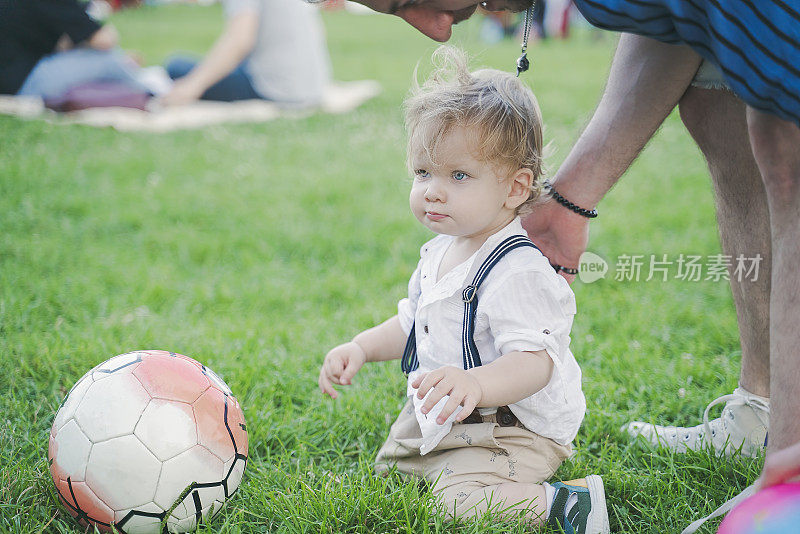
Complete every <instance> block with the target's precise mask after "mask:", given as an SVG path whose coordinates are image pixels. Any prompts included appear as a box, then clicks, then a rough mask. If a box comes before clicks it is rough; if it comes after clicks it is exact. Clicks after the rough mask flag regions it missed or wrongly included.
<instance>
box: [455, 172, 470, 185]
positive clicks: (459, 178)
mask: <svg viewBox="0 0 800 534" xmlns="http://www.w3.org/2000/svg"><path fill="white" fill-rule="evenodd" d="M467 178H469V175H468V174H467V173H465V172H461V171H456V172H454V173H453V179H454V180H455V181H457V182H461V181H464V180H466V179H467Z"/></svg>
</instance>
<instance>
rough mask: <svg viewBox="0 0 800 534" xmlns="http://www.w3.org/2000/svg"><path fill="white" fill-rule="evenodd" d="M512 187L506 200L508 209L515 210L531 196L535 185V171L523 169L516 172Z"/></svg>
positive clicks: (512, 179)
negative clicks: (532, 187)
mask: <svg viewBox="0 0 800 534" xmlns="http://www.w3.org/2000/svg"><path fill="white" fill-rule="evenodd" d="M510 180H511V187H510V189H509V191H508V198H507V199H506V204H505V205H506V207H507V208H508V209H511V210H515V209H517V208H518V207H520V206H521V205H522V204H523V203H524V202H525V201H526V200H528V199H529V198H530V196H531V186H532V185H533V171H532V170H530V169H528V168H526V167H523V168H521V169H518V170H516V171H514V173H513V174H512V175H511V178H510Z"/></svg>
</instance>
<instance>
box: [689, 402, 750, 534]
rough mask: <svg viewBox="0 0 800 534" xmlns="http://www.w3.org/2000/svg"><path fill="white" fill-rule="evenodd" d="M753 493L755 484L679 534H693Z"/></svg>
mask: <svg viewBox="0 0 800 534" xmlns="http://www.w3.org/2000/svg"><path fill="white" fill-rule="evenodd" d="M725 396H726V397H732V396H733V395H725ZM715 402H716V401H715ZM753 493H755V484H752V485H750V486H747V487H746V488H745V489H744V490H743V491H742V492H741V493H740V494H739V495H736V496H735V497H733V498H731V499H728V500H727V501H725V503H724V504H723V505H722V506H720V507H719V508H717V509H716V510H714V511H713V512H711V513H710V514H709V515H707V516H706V517H704V518H702V519H698V520H697V521H695V522H694V523H692V524H691V525H689V526H688V527H686V528H685V529H683V530H682V531H681V534H693V533H694V532H696V531H697V529H699V528H700V527H701V526H703V524H704V523H705V522H706V521H708V520H709V519H714V518H715V517H719V516H721V515H723V514H727V513H728V512H730V511H731V509H732V508H733V507H734V506H736V505H737V504H739V503H740V502H742V501H743V500H745V499H746V498H748V497H749V496H751V495H752V494H753Z"/></svg>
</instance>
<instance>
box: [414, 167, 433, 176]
mask: <svg viewBox="0 0 800 534" xmlns="http://www.w3.org/2000/svg"><path fill="white" fill-rule="evenodd" d="M414 175H415V176H417V177H418V178H427V177H429V176H430V173H429V172H428V171H426V170H425V169H415V170H414Z"/></svg>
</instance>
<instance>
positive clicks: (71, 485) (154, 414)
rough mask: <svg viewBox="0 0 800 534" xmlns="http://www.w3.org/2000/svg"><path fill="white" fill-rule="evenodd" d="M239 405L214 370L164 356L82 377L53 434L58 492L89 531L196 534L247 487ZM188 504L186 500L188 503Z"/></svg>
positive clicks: (123, 362) (111, 363) (131, 356)
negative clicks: (91, 527)
mask: <svg viewBox="0 0 800 534" xmlns="http://www.w3.org/2000/svg"><path fill="white" fill-rule="evenodd" d="M247 447H248V444H247V427H246V426H245V422H244V415H243V414H242V409H241V407H240V406H239V403H238V402H237V401H236V399H235V398H234V397H233V394H232V393H231V390H230V389H229V388H228V386H227V385H226V384H225V382H223V381H222V380H221V379H220V378H219V377H218V376H217V375H216V374H214V372H213V371H211V370H210V369H209V368H207V367H205V366H204V365H202V364H200V363H198V362H197V361H195V360H193V359H192V358H189V357H187V356H182V355H180V354H175V353H174V352H167V351H162V350H145V351H137V352H129V353H127V354H121V355H119V356H115V357H113V358H111V359H110V360H107V361H105V362H103V363H101V364H100V365H98V366H97V367H95V368H94V369H92V370H91V371H89V372H88V373H86V374H85V375H84V376H83V378H81V379H80V380H79V381H78V383H77V384H75V386H74V387H73V388H72V390H71V391H70V392H69V394H68V395H67V397H66V398H65V399H64V402H63V403H62V405H61V407H60V408H59V410H58V413H57V414H56V418H55V421H54V422H53V428H52V430H51V431H50V445H49V449H48V459H49V461H50V473H51V475H52V477H53V482H54V483H55V486H56V491H57V492H58V496H59V499H60V501H61V502H62V504H63V505H64V506H65V507H66V509H67V510H68V511H69V512H70V513H71V514H72V515H73V516H75V517H76V518H77V520H78V521H80V522H81V523H83V524H94V525H96V526H97V527H98V528H99V529H100V530H104V531H109V530H111V525H112V524H113V525H114V528H115V529H116V530H117V531H119V532H123V533H125V534H148V533H153V534H159V533H160V532H162V526H161V525H162V520H166V521H165V524H166V527H167V530H168V531H169V532H189V531H192V530H194V529H196V528H197V526H198V524H199V523H201V522H207V521H209V520H210V519H211V518H212V517H213V515H215V514H216V513H217V512H219V510H220V509H221V508H222V506H223V504H224V503H225V502H226V501H227V500H228V498H230V496H231V495H233V493H234V492H235V491H236V489H237V488H238V487H239V483H240V482H241V480H242V475H243V473H244V468H245V465H246V464H247ZM181 497H183V498H181Z"/></svg>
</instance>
